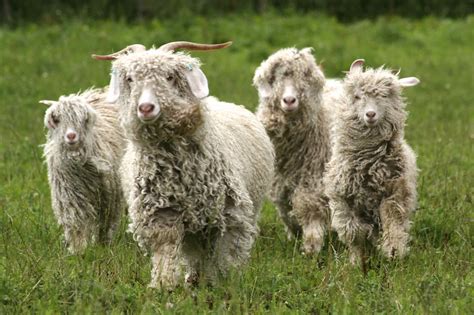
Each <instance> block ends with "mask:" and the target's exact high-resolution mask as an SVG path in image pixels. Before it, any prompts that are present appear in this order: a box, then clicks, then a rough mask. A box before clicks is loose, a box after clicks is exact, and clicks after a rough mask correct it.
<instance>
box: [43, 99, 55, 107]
mask: <svg viewBox="0 0 474 315" xmlns="http://www.w3.org/2000/svg"><path fill="white" fill-rule="evenodd" d="M38 103H40V104H44V105H46V106H51V105H54V104H56V103H57V101H50V100H41V101H39V102H38Z"/></svg>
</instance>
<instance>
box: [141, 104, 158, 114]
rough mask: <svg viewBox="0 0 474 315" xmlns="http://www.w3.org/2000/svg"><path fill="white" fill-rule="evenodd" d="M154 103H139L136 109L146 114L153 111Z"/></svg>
mask: <svg viewBox="0 0 474 315" xmlns="http://www.w3.org/2000/svg"><path fill="white" fill-rule="evenodd" d="M154 109H155V105H154V104H152V103H141V104H140V105H138V110H139V111H140V113H142V114H144V115H148V114H150V113H152V112H153V110H154Z"/></svg>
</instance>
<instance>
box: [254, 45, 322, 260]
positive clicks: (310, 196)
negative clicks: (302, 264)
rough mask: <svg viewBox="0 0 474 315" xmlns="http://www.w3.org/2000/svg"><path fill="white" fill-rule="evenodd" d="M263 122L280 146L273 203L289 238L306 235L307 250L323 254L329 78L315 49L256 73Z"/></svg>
mask: <svg viewBox="0 0 474 315" xmlns="http://www.w3.org/2000/svg"><path fill="white" fill-rule="evenodd" d="M253 82H254V85H255V86H256V88H257V90H258V92H259V98H260V104H259V107H258V112H257V116H258V118H259V119H260V121H261V122H262V123H263V125H264V126H265V128H266V130H267V133H268V135H269V136H270V138H271V140H272V142H273V145H274V146H275V153H276V162H275V170H276V172H275V178H274V180H273V187H272V199H273V201H274V203H275V204H276V206H277V208H278V210H279V213H280V216H281V218H282V220H283V222H284V223H285V225H286V228H287V232H288V236H289V238H290V239H291V238H292V237H293V236H295V235H297V234H300V233H302V237H303V250H304V251H305V252H306V253H308V254H309V253H318V252H319V251H320V249H321V246H322V244H323V240H324V234H325V230H326V225H327V223H328V222H327V219H328V214H329V207H328V203H327V198H326V196H325V195H324V187H323V185H322V179H323V173H324V170H325V166H326V163H327V161H328V160H329V156H330V146H329V143H330V140H329V122H328V117H329V116H328V114H327V113H326V109H325V106H324V103H323V102H324V101H323V97H324V94H325V92H324V85H325V82H326V80H325V77H324V74H323V72H322V71H321V69H320V68H319V66H318V65H317V64H316V60H315V59H314V57H313V55H312V54H311V49H310V48H305V49H302V50H297V49H295V48H286V49H281V50H279V51H277V52H276V53H274V54H273V55H271V56H270V57H269V58H268V59H267V60H265V61H263V62H262V64H261V65H260V67H258V68H257V70H256V71H255V76H254V79H253Z"/></svg>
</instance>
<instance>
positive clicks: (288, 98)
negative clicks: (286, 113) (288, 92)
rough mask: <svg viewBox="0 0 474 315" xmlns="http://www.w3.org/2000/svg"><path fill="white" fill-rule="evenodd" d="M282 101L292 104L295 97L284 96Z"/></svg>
mask: <svg viewBox="0 0 474 315" xmlns="http://www.w3.org/2000/svg"><path fill="white" fill-rule="evenodd" d="M283 102H285V104H286V105H293V104H294V103H295V102H296V97H293V96H286V97H284V98H283Z"/></svg>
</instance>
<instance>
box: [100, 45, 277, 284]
mask: <svg viewBox="0 0 474 315" xmlns="http://www.w3.org/2000/svg"><path fill="white" fill-rule="evenodd" d="M226 46H228V44H223V45H203V44H194V43H187V42H175V43H169V44H166V45H164V46H161V47H160V48H158V49H150V50H144V49H138V50H137V49H135V50H133V51H130V49H125V50H124V52H125V54H123V53H121V52H119V53H116V54H113V55H109V56H95V57H96V58H97V59H116V61H114V63H113V67H112V78H111V87H112V88H111V89H110V95H109V96H110V98H109V99H110V100H111V101H115V100H116V101H117V103H118V106H119V108H120V121H121V124H122V126H123V127H124V130H125V132H126V137H127V138H128V140H129V145H128V148H127V152H126V154H125V158H124V162H123V166H124V167H123V177H124V182H127V183H129V184H128V185H126V188H125V189H126V190H128V191H127V192H126V193H127V196H128V197H127V198H128V202H129V206H130V211H129V214H130V219H131V223H130V226H129V230H130V231H131V232H132V233H133V234H134V237H135V239H136V240H137V241H138V243H139V244H140V245H141V246H143V247H145V248H147V249H149V250H150V251H151V252H152V264H153V269H152V279H151V283H150V286H151V287H157V286H159V287H165V288H173V287H175V286H176V285H177V284H178V283H179V281H180V280H179V279H180V275H181V269H182V267H183V268H185V269H186V271H187V273H186V281H188V282H189V281H194V280H195V279H197V277H198V276H200V275H202V274H203V273H204V274H205V275H206V276H209V277H211V279H214V277H215V276H216V275H217V274H220V273H224V274H225V273H226V271H227V270H228V268H229V267H231V266H240V265H241V264H242V263H244V262H245V261H246V260H247V259H248V258H249V255H250V250H251V248H252V245H253V243H254V241H255V238H256V236H257V233H258V226H257V219H258V216H259V215H258V214H259V210H260V207H261V204H262V200H263V198H264V195H265V193H266V191H267V189H268V187H269V184H270V181H271V178H272V170H273V160H274V153H273V148H272V145H271V142H270V140H269V138H268V136H267V135H266V133H265V129H264V128H263V126H262V125H261V124H260V122H259V121H258V120H257V119H256V117H255V116H254V115H253V114H252V113H250V112H249V111H247V110H246V109H245V108H243V107H242V106H236V105H234V104H230V103H224V102H220V101H218V100H217V99H215V98H213V97H207V95H208V92H209V90H208V84H207V79H206V76H205V75H204V73H203V72H202V71H201V69H200V63H199V61H198V60H197V59H196V58H192V57H191V56H189V55H187V54H184V53H179V52H178V53H174V52H173V51H174V50H176V49H178V48H187V49H195V50H206V49H216V48H223V47H226ZM132 47H137V46H132ZM182 262H183V263H184V264H182Z"/></svg>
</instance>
